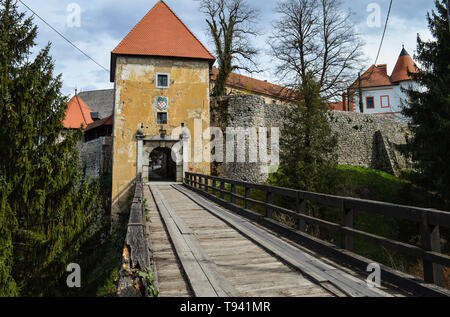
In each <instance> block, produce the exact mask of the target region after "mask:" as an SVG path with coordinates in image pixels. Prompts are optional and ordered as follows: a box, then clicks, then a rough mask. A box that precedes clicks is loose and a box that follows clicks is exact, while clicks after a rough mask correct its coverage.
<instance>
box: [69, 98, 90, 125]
mask: <svg viewBox="0 0 450 317" xmlns="http://www.w3.org/2000/svg"><path fill="white" fill-rule="evenodd" d="M91 112H93V111H92V109H91V108H90V107H89V106H88V105H87V103H85V102H84V100H83V99H81V98H80V97H78V96H75V97H73V98H72V99H70V101H69V104H68V107H67V110H66V117H65V119H64V121H63V125H64V127H65V128H66V129H79V128H81V126H82V125H83V126H84V127H85V128H86V127H87V126H88V125H89V124H91V123H93V122H94V121H93V120H92V118H91Z"/></svg>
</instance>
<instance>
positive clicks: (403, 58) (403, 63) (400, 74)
mask: <svg viewBox="0 0 450 317" xmlns="http://www.w3.org/2000/svg"><path fill="white" fill-rule="evenodd" d="M408 70H409V71H410V72H411V73H416V72H417V70H418V69H417V66H416V63H414V60H413V59H412V57H411V56H410V55H409V54H408V52H407V51H406V50H405V48H403V50H402V52H401V53H400V56H399V58H398V60H397V64H396V65H395V68H394V70H393V72H392V76H391V80H392V82H394V83H395V82H399V81H403V80H412V78H411V76H409V75H408Z"/></svg>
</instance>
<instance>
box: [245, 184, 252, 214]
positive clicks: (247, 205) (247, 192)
mask: <svg viewBox="0 0 450 317" xmlns="http://www.w3.org/2000/svg"><path fill="white" fill-rule="evenodd" d="M250 191H251V189H250V188H249V187H247V186H246V187H245V201H244V208H245V209H249V208H250V202H249V201H248V199H249V198H250V195H251V192H250Z"/></svg>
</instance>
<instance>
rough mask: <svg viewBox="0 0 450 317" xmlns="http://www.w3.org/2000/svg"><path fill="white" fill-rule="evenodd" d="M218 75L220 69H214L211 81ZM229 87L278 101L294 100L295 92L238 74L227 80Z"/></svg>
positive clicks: (231, 75)
mask: <svg viewBox="0 0 450 317" xmlns="http://www.w3.org/2000/svg"><path fill="white" fill-rule="evenodd" d="M218 74H219V69H218V68H216V67H213V76H212V77H211V80H212V81H215V80H216V77H217V75H218ZM227 85H228V86H230V87H234V88H237V89H242V90H248V91H251V92H254V93H260V94H263V95H266V96H269V97H274V98H278V99H292V98H293V97H292V96H293V91H292V90H290V89H288V88H285V87H282V86H278V85H275V84H272V83H269V82H267V81H263V80H259V79H254V78H251V77H247V76H244V75H240V74H236V73H231V74H230V76H229V77H228V79H227Z"/></svg>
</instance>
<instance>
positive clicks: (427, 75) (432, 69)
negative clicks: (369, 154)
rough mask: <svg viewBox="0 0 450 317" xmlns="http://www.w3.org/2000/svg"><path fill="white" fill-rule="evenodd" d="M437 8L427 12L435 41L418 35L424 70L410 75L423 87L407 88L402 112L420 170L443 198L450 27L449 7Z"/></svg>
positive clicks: (448, 184)
mask: <svg viewBox="0 0 450 317" xmlns="http://www.w3.org/2000/svg"><path fill="white" fill-rule="evenodd" d="M435 4H436V9H437V11H434V10H433V11H432V12H431V14H430V13H429V14H428V15H427V17H428V25H429V29H430V31H431V34H432V35H433V37H434V40H432V41H427V42H424V41H422V40H421V38H420V36H418V38H417V43H418V44H417V56H415V58H416V59H417V60H418V61H419V62H420V63H421V69H419V72H418V73H417V74H411V76H412V77H413V79H414V80H415V81H417V82H418V83H419V84H420V86H422V88H421V89H420V90H418V89H414V87H411V88H409V89H407V90H406V91H407V92H408V94H409V96H410V104H409V105H406V106H404V109H403V114H404V115H405V116H406V117H408V118H410V121H411V122H410V128H411V130H412V132H413V133H412V134H413V137H412V138H411V139H410V140H409V141H408V144H407V146H406V150H407V152H408V153H409V154H410V155H411V157H412V159H413V161H414V162H416V167H417V170H418V171H419V173H420V174H421V175H422V176H424V178H425V179H426V183H427V185H428V186H429V187H430V189H437V190H438V191H439V192H440V193H441V194H442V195H443V196H444V197H449V195H450V166H449V164H448V162H449V161H448V160H449V157H450V137H449V136H450V85H449V83H450V29H449V21H448V8H446V5H444V1H438V0H437V1H436V2H435Z"/></svg>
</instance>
